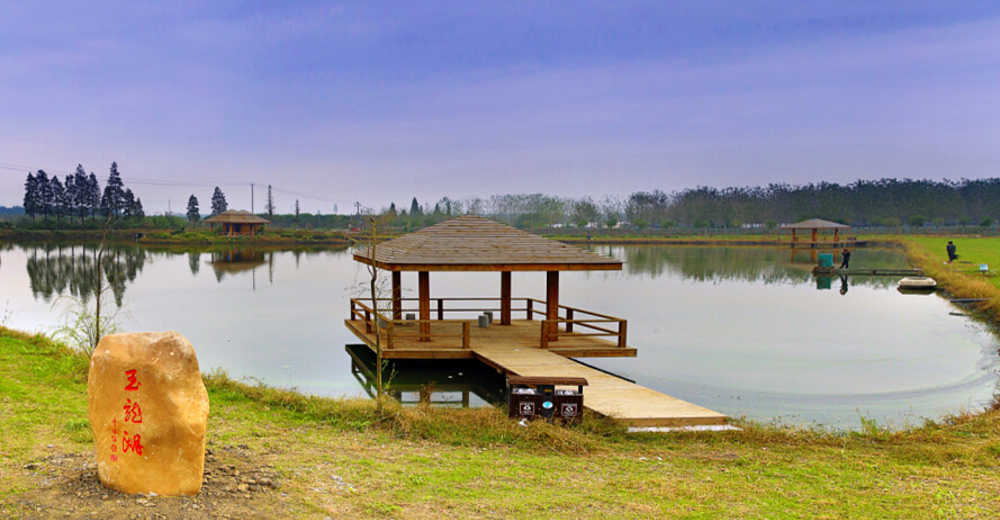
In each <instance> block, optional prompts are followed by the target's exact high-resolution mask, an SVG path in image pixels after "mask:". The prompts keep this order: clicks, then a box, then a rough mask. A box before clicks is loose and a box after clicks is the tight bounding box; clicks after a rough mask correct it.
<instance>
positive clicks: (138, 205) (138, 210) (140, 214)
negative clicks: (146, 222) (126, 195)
mask: <svg viewBox="0 0 1000 520" xmlns="http://www.w3.org/2000/svg"><path fill="white" fill-rule="evenodd" d="M135 218H137V219H139V222H142V219H144V218H146V212H145V211H143V209H142V199H140V198H138V197H136V199H135Z"/></svg>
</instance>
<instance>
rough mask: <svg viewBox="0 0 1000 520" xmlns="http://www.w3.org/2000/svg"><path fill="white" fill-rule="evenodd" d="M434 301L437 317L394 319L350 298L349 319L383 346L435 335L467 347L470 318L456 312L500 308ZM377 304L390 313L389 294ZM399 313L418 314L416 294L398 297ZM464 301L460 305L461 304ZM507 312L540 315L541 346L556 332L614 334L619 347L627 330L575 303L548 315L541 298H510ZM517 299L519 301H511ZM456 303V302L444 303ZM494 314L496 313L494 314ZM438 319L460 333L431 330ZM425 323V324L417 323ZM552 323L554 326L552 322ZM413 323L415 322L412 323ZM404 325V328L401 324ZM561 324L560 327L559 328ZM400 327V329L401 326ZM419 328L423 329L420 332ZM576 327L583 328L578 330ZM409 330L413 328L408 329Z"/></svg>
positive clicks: (471, 301) (484, 301) (483, 302)
mask: <svg viewBox="0 0 1000 520" xmlns="http://www.w3.org/2000/svg"><path fill="white" fill-rule="evenodd" d="M431 301H432V303H433V304H434V305H433V306H432V308H431V309H429V311H430V314H431V315H436V318H437V319H429V320H420V319H415V320H406V319H394V318H391V317H389V316H386V315H385V314H383V313H379V312H376V311H375V310H373V309H372V308H371V307H370V305H369V304H370V303H371V299H368V298H364V299H362V298H351V318H350V319H351V320H361V321H362V322H363V323H364V324H365V332H366V333H368V334H371V333H372V332H373V331H374V330H376V329H377V330H378V331H379V334H380V335H383V337H384V338H385V340H386V341H385V345H386V348H389V349H391V348H394V342H395V341H394V340H395V339H416V340H418V341H433V340H434V339H435V338H441V339H444V338H459V337H460V338H461V339H462V348H466V349H467V348H470V338H469V334H470V328H471V326H472V323H473V322H474V320H469V319H457V318H454V317H448V316H456V315H463V314H464V315H468V314H469V313H476V314H481V313H483V312H494V313H495V314H496V313H499V312H500V311H501V302H500V298H431ZM376 302H377V305H378V306H379V307H380V308H382V309H383V312H388V313H389V314H393V311H392V310H389V309H391V307H392V303H393V301H392V298H379V299H377V300H376ZM399 302H400V311H399V317H400V318H402V317H404V316H405V315H406V314H409V313H413V314H417V315H419V309H417V308H416V305H415V304H419V299H418V298H400V299H399ZM462 302H464V305H463V304H462ZM511 302H512V305H511V313H512V314H514V313H519V312H524V313H525V314H524V317H525V319H526V320H534V319H535V315H539V317H540V321H539V323H540V325H541V347H542V348H548V347H549V343H551V342H556V341H558V340H559V337H560V336H569V335H572V336H575V337H580V336H596V337H610V338H615V341H616V343H617V346H618V347H619V348H625V347H626V345H627V342H626V337H627V332H628V322H627V320H624V319H621V318H616V317H614V316H608V315H606V314H601V313H597V312H592V311H587V310H583V309H580V308H577V307H569V306H566V305H560V306H559V314H560V316H559V317H557V318H556V319H553V320H550V319H548V315H547V313H546V310H547V303H546V302H545V300H539V299H537V298H512V299H511ZM515 302H520V303H521V305H520V306H517V305H514V303H515ZM446 303H450V304H458V305H446ZM495 317H496V316H495ZM441 322H448V323H455V322H460V323H462V333H461V334H455V333H444V332H440V331H438V332H434V331H433V328H432V324H439V323H441ZM423 324H426V325H427V327H420V325H423ZM553 324H555V327H553V326H552V325H553ZM414 325H416V326H415V327H414ZM404 327H405V328H404ZM560 327H561V328H560ZM401 328H402V329H403V330H401ZM421 329H423V330H424V332H420V331H421ZM580 329H586V330H585V331H581V330H580ZM411 331H413V332H411Z"/></svg>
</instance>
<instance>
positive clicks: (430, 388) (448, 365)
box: [345, 345, 507, 408]
mask: <svg viewBox="0 0 1000 520" xmlns="http://www.w3.org/2000/svg"><path fill="white" fill-rule="evenodd" d="M345 350H347V353H348V354H349V355H350V356H351V374H352V375H353V376H354V378H355V379H357V380H358V383H360V384H361V387H362V388H363V389H364V390H365V392H367V393H368V395H369V396H371V397H375V393H376V387H375V378H376V376H375V363H376V360H375V355H374V353H373V352H372V351H371V349H369V348H368V347H367V346H366V345H347V347H346V348H345ZM384 370H385V374H386V376H385V377H386V379H387V380H388V385H387V386H386V387H385V389H384V391H385V393H387V394H388V395H390V396H392V397H393V398H395V399H396V400H398V401H400V402H401V403H403V404H406V405H413V404H419V403H428V404H431V405H433V406H454V407H459V406H460V407H462V408H468V407H470V406H479V405H486V404H491V405H497V404H503V403H505V402H506V398H507V397H506V394H505V381H504V378H503V376H501V375H500V374H498V373H497V372H496V371H495V370H491V369H488V368H485V367H484V366H483V365H482V364H481V363H477V362H475V361H471V360H398V361H392V362H389V366H388V367H387V368H385V369H384Z"/></svg>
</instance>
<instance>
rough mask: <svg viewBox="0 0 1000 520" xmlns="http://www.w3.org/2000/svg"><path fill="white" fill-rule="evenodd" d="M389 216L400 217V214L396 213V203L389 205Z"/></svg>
mask: <svg viewBox="0 0 1000 520" xmlns="http://www.w3.org/2000/svg"><path fill="white" fill-rule="evenodd" d="M389 214H390V215H392V216H393V217H396V216H398V213H396V203H395V202H390V203H389Z"/></svg>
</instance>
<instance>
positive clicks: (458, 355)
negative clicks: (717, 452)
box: [345, 320, 728, 427]
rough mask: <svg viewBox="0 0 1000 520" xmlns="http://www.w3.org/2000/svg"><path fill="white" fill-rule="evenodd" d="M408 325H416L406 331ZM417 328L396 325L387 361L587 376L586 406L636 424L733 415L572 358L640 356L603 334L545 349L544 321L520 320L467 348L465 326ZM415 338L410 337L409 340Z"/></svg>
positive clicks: (477, 334) (365, 336) (473, 336)
mask: <svg viewBox="0 0 1000 520" xmlns="http://www.w3.org/2000/svg"><path fill="white" fill-rule="evenodd" d="M345 324H346V325H347V327H348V329H350V330H351V331H352V332H353V333H354V334H355V335H356V336H357V337H358V338H359V339H361V340H362V341H364V343H365V344H366V345H368V346H369V347H370V348H372V349H373V350H374V348H375V336H374V334H373V333H368V332H365V322H364V321H363V320H345ZM407 327H409V328H411V329H413V331H412V334H406V333H405V332H407V330H406V329H407ZM416 329H417V326H416V325H415V324H413V325H403V326H397V327H396V331H395V332H396V333H395V336H394V342H393V343H394V347H393V348H392V349H383V350H382V355H383V357H384V358H387V359H477V360H480V361H482V362H483V363H486V364H487V365H489V366H491V367H493V368H495V369H496V370H497V371H499V372H500V373H502V374H505V375H519V376H544V377H584V378H586V379H587V381H588V383H589V384H588V386H586V387H584V400H583V402H584V406H585V407H587V408H589V409H591V410H593V411H594V412H597V413H599V414H601V415H605V416H610V417H613V418H615V419H617V420H620V421H622V422H623V423H625V424H627V425H629V426H635V427H657V426H659V427H684V426H715V425H724V424H726V423H727V420H728V418H727V417H726V416H725V415H723V414H720V413H718V412H713V411H711V410H708V409H706V408H702V407H700V406H697V405H693V404H691V403H688V402H685V401H682V400H680V399H677V398H674V397H671V396H669V395H665V394H662V393H660V392H657V391H655V390H651V389H649V388H645V387H642V386H640V385H637V384H635V383H630V382H628V381H625V380H624V379H621V378H618V377H615V376H613V375H610V374H606V373H604V372H601V371H599V370H596V369H593V368H590V367H588V366H586V365H582V364H580V363H577V362H575V361H573V360H571V359H567V358H569V357H635V356H636V350H635V349H634V348H631V347H625V348H621V347H618V345H617V344H616V343H615V342H612V341H608V340H606V339H602V338H599V337H593V336H587V335H583V334H574V333H567V332H565V331H561V332H560V333H559V339H558V341H555V342H550V343H549V344H548V345H549V348H546V349H542V348H540V346H539V345H540V343H541V337H542V322H541V321H538V320H514V321H512V323H511V324H510V325H506V326H501V325H498V324H495V323H494V324H493V325H490V326H489V327H487V328H480V327H478V326H474V327H472V328H471V329H470V346H469V348H462V338H461V336H462V324H461V322H458V321H449V320H446V321H439V322H438V321H436V322H433V323H432V333H433V335H434V338H435V339H434V340H433V341H426V342H421V341H419V334H418V331H417V330H416ZM406 336H410V339H408V340H407V339H403V338H405V337H406Z"/></svg>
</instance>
